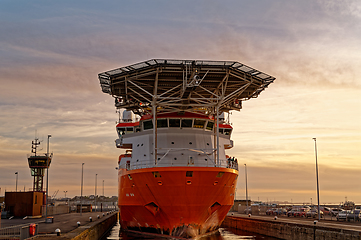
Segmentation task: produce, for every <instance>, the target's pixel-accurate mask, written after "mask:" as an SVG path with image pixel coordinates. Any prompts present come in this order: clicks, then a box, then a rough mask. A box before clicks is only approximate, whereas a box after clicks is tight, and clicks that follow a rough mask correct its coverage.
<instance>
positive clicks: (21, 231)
mask: <svg viewBox="0 0 361 240" xmlns="http://www.w3.org/2000/svg"><path fill="white" fill-rule="evenodd" d="M117 221H118V213H117V212H104V213H102V212H89V213H83V214H82V216H80V214H79V213H68V214H59V215H54V220H53V223H46V222H45V218H39V219H37V218H24V219H23V218H13V219H2V226H1V228H0V240H1V239H28V238H31V239H38V238H39V239H42V240H50V239H64V240H65V239H73V240H79V239H88V240H98V239H100V238H101V237H102V236H103V235H105V234H106V233H107V232H108V231H109V230H110V229H111V228H112V227H113V226H114V225H115V224H116V222H117ZM33 224H34V225H35V229H34V232H33V233H34V234H32V235H30V234H29V232H30V228H31V227H32V225H33Z"/></svg>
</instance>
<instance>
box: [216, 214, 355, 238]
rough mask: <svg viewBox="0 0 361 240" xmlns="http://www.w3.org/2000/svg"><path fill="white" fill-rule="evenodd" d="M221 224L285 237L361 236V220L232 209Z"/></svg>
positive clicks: (271, 235)
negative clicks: (241, 211) (265, 213)
mask: <svg viewBox="0 0 361 240" xmlns="http://www.w3.org/2000/svg"><path fill="white" fill-rule="evenodd" d="M222 227H227V228H235V229H240V230H244V231H248V232H254V233H258V234H262V235H265V236H270V237H276V238H279V239H285V240H305V239H314V240H321V239H327V240H345V239H352V240H361V223H359V222H352V223H348V222H347V223H344V222H335V221H331V220H321V221H317V220H314V219H305V218H287V217H277V216H276V217H275V216H254V215H246V214H239V213H229V214H228V215H227V217H226V218H225V220H224V221H223V224H222Z"/></svg>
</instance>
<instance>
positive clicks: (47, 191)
mask: <svg viewBox="0 0 361 240" xmlns="http://www.w3.org/2000/svg"><path fill="white" fill-rule="evenodd" d="M50 138H51V135H48V145H47V147H46V198H45V219H47V217H48V196H49V139H50ZM45 221H46V220H45Z"/></svg>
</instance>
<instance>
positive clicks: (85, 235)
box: [65, 213, 118, 240]
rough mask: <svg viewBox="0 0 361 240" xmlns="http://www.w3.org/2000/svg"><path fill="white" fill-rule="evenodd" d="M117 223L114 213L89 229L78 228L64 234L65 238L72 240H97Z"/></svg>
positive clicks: (116, 215)
mask: <svg viewBox="0 0 361 240" xmlns="http://www.w3.org/2000/svg"><path fill="white" fill-rule="evenodd" d="M117 221H118V213H114V214H112V215H110V216H109V217H108V218H106V219H104V220H103V221H101V222H99V223H97V224H94V225H91V226H89V227H88V226H84V228H82V227H79V228H77V229H75V230H73V231H71V232H69V233H67V234H65V237H68V239H72V240H98V239H100V238H101V237H102V236H103V235H104V234H105V233H107V232H108V231H109V230H110V229H111V228H112V227H113V226H114V224H115V223H116V222H117Z"/></svg>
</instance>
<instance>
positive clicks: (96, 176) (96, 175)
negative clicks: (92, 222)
mask: <svg viewBox="0 0 361 240" xmlns="http://www.w3.org/2000/svg"><path fill="white" fill-rule="evenodd" d="M97 178H98V174H97V173H96V174H95V204H94V205H95V211H97Z"/></svg>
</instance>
